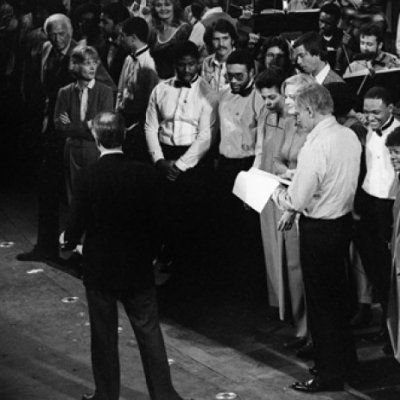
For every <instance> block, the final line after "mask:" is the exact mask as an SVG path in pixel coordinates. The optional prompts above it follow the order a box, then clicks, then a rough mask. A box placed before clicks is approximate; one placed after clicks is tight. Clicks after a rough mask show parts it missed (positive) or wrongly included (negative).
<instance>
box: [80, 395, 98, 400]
mask: <svg viewBox="0 0 400 400" xmlns="http://www.w3.org/2000/svg"><path fill="white" fill-rule="evenodd" d="M81 400H97V398H96V394H95V393H87V394H83V395H82V399H81Z"/></svg>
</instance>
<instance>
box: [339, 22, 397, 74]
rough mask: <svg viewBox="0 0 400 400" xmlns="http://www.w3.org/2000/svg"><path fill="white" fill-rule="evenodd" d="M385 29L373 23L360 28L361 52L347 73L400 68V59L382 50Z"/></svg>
mask: <svg viewBox="0 0 400 400" xmlns="http://www.w3.org/2000/svg"><path fill="white" fill-rule="evenodd" d="M383 36H384V35H383V31H382V28H381V26H380V25H378V24H376V23H371V24H367V25H363V26H362V27H361V29H360V54H359V55H358V57H357V56H356V58H359V59H358V60H355V61H353V62H352V63H351V64H350V65H349V67H348V68H347V69H346V73H345V75H349V74H351V73H354V72H359V71H363V70H366V71H367V70H374V71H379V70H383V69H390V68H400V59H399V58H398V57H396V56H395V55H394V54H390V53H386V52H385V51H382V48H383Z"/></svg>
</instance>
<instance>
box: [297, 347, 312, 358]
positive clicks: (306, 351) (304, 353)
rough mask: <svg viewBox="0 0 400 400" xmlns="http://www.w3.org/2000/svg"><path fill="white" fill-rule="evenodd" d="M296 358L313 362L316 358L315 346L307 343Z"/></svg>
mask: <svg viewBox="0 0 400 400" xmlns="http://www.w3.org/2000/svg"><path fill="white" fill-rule="evenodd" d="M296 356H297V357H299V358H304V359H305V360H312V359H313V358H314V356H315V352H314V346H313V344H312V343H307V344H305V345H304V346H303V347H301V348H300V349H299V350H297V352H296Z"/></svg>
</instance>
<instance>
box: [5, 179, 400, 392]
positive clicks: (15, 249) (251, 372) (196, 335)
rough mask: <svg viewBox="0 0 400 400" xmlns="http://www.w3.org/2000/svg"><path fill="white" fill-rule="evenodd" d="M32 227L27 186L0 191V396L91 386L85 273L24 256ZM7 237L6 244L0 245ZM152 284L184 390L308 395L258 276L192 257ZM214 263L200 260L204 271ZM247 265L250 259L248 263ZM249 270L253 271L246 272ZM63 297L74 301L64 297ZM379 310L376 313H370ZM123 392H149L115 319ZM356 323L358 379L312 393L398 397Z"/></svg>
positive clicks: (396, 376) (383, 360)
mask: <svg viewBox="0 0 400 400" xmlns="http://www.w3.org/2000/svg"><path fill="white" fill-rule="evenodd" d="M35 235H36V199H35V195H34V190H28V189H26V190H21V189H20V188H18V186H17V185H15V186H14V187H12V185H11V187H10V188H3V189H2V191H1V194H0V242H1V243H0V288H1V289H0V290H1V291H0V296H1V297H0V301H1V307H0V326H1V329H0V399H1V400H36V399H38V400H39V399H40V400H53V399H57V400H72V399H79V398H80V396H81V394H82V393H84V392H90V391H91V390H92V388H93V384H92V377H91V369H90V353H89V324H88V315H87V309H86V303H85V297H84V290H83V286H82V282H81V281H80V280H79V279H78V278H76V277H74V276H73V275H71V274H70V273H68V271H62V270H60V269H59V268H58V267H57V265H46V264H43V263H29V262H26V263H21V262H18V261H17V260H16V259H15V256H16V254H18V253H19V252H22V251H26V250H29V249H30V248H31V246H32V245H33V244H34V242H35ZM4 242H13V243H14V244H13V245H12V246H11V247H1V245H2V243H3V244H4ZM187 268H188V271H187V272H188V273H186V274H184V275H185V276H184V277H182V278H181V279H178V278H171V279H170V280H169V281H168V282H167V283H166V284H165V285H163V286H160V287H159V303H160V312H161V317H162V328H163V332H164V335H165V340H166V344H167V350H168V357H169V358H170V362H171V372H172V376H173V381H174V384H175V386H176V388H177V390H178V391H179V392H180V393H181V394H182V396H184V397H185V398H193V399H197V400H212V399H215V398H216V395H217V394H218V393H223V392H234V393H236V394H237V399H239V400H261V399H262V400H274V399H279V400H285V399H303V398H304V399H305V398H306V397H308V396H307V395H303V394H300V393H296V392H294V391H292V390H291V389H290V388H289V385H290V384H291V383H292V382H293V381H294V380H298V379H305V378H307V377H308V374H307V369H308V368H309V367H310V366H311V365H312V362H305V361H302V360H300V359H298V358H296V357H295V355H294V353H293V351H290V350H285V349H284V348H283V346H282V343H283V342H285V341H286V340H287V339H288V338H290V336H291V335H292V334H293V331H292V328H291V327H290V326H289V325H287V324H285V323H282V322H277V321H275V322H274V321H268V320H267V315H266V295H265V290H264V289H265V284H264V282H263V281H262V280H260V279H258V278H257V277H256V278H255V279H253V281H252V279H251V277H250V278H249V279H247V280H246V279H245V280H243V282H240V281H238V282H229V279H227V280H226V281H225V280H224V279H223V280H222V282H219V283H215V282H213V281H212V280H211V279H203V278H204V276H205V275H206V274H205V272H204V271H200V270H199V268H198V266H197V267H196V268H193V270H189V268H191V266H188V267H187ZM213 268H218V265H213V266H210V265H208V266H207V268H205V271H210V270H212V269H213ZM249 268H250V266H249ZM249 275H250V276H251V273H250V274H249ZM68 297H72V298H76V299H75V301H72V302H69V303H65V302H63V301H62V300H63V299H65V298H68ZM377 319H378V318H376V320H377ZM120 327H121V329H120V331H121V332H120V354H121V371H122V395H121V398H123V399H125V400H130V399H131V400H133V399H135V400H141V399H143V400H144V399H148V394H147V390H146V387H145V382H144V376H143V373H142V369H141V364H140V361H139V355H138V349H137V345H136V341H135V339H134V336H133V334H132V332H131V329H130V327H129V325H128V323H127V319H126V317H125V316H124V313H123V312H121V318H120ZM377 329H378V326H377V324H375V325H374V326H372V327H371V329H369V330H368V331H364V332H356V335H357V345H358V353H359V357H360V360H361V362H360V370H361V376H362V379H361V382H360V385H359V386H358V387H357V388H355V387H354V388H353V387H346V390H345V391H343V392H336V393H321V394H317V395H313V398H314V399H335V400H336V399H353V398H356V399H357V398H358V399H376V400H380V399H385V400H391V399H393V400H394V399H399V398H400V365H398V364H397V363H396V362H395V361H394V360H393V359H392V358H391V357H388V356H385V355H384V354H383V352H382V351H381V347H382V345H372V344H371V343H369V342H368V341H367V340H366V338H367V337H368V334H370V333H371V332H372V331H374V330H375V331H376V330H377Z"/></svg>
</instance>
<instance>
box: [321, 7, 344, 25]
mask: <svg viewBox="0 0 400 400" xmlns="http://www.w3.org/2000/svg"><path fill="white" fill-rule="evenodd" d="M322 12H323V13H325V14H328V15H332V16H333V17H334V18H335V21H336V23H338V22H339V20H340V18H341V16H342V11H341V10H340V7H339V6H338V5H336V4H334V3H327V4H324V5H323V6H322V7H321V8H320V13H322Z"/></svg>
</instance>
